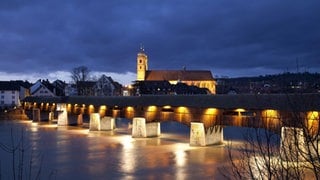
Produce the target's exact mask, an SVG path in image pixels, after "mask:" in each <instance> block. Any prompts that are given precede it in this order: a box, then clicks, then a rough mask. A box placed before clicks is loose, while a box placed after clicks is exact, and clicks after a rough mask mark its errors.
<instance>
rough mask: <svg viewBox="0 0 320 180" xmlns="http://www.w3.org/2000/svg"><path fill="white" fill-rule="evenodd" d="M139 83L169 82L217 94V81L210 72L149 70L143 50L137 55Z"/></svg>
mask: <svg viewBox="0 0 320 180" xmlns="http://www.w3.org/2000/svg"><path fill="white" fill-rule="evenodd" d="M137 81H168V82H170V84H174V85H175V84H177V83H179V82H181V83H184V84H187V85H189V86H197V87H199V88H207V89H208V90H209V91H210V93H211V94H216V81H215V79H214V78H213V76H212V74H211V71H209V70H186V69H185V68H184V69H182V70H149V69H148V56H147V55H146V53H145V51H144V49H143V48H140V52H139V53H138V55H137Z"/></svg>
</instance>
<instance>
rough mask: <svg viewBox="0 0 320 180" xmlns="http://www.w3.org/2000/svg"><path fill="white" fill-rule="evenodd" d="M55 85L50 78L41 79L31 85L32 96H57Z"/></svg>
mask: <svg viewBox="0 0 320 180" xmlns="http://www.w3.org/2000/svg"><path fill="white" fill-rule="evenodd" d="M54 91H55V89H54V87H53V85H52V84H51V83H50V82H49V81H48V80H41V79H39V80H38V81H37V82H36V83H34V84H33V85H32V86H31V87H30V93H31V96H56V94H55V92H54Z"/></svg>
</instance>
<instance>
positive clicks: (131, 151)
mask: <svg viewBox="0 0 320 180" xmlns="http://www.w3.org/2000/svg"><path fill="white" fill-rule="evenodd" d="M0 123H1V126H0V133H1V134H0V135H1V136H0V142H3V141H10V138H6V137H7V136H8V130H4V129H8V128H10V127H14V128H20V127H22V128H24V129H25V132H26V137H27V138H26V140H27V141H28V143H29V144H30V146H32V149H33V150H36V151H37V153H41V155H42V156H43V162H42V164H38V165H42V166H43V167H42V172H41V177H42V179H47V177H48V175H49V174H51V173H52V172H55V173H56V174H55V175H56V179H194V178H213V177H218V176H219V173H218V171H217V167H218V166H221V165H222V164H224V163H225V161H226V158H227V152H226V149H225V147H224V146H210V147H190V146H189V134H188V133H189V129H179V128H181V126H180V125H178V126H177V131H178V132H175V133H174V132H173V131H170V132H166V129H165V128H164V129H162V134H161V136H160V137H158V138H132V137H131V134H130V132H129V131H128V130H127V129H126V128H127V124H128V123H127V122H124V123H123V124H125V125H124V126H121V124H118V125H117V127H118V129H116V130H115V131H108V132H97V131H89V130H88V129H84V128H82V127H77V126H73V127H72V126H71V127H69V126H66V127H60V126H59V127H57V126H56V125H52V124H51V125H48V124H43V123H42V124H41V123H37V125H36V124H34V123H17V122H10V123H3V122H0ZM118 123H119V122H118ZM169 126H170V127H171V128H174V124H170V125H169ZM185 128H186V127H185ZM180 130H181V131H180ZM0 155H1V157H3V156H4V155H5V153H4V152H0Z"/></svg>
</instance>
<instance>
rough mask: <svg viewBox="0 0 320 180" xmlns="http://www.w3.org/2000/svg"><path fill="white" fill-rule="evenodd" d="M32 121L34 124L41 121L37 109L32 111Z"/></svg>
mask: <svg viewBox="0 0 320 180" xmlns="http://www.w3.org/2000/svg"><path fill="white" fill-rule="evenodd" d="M32 121H35V122H38V121H41V118H40V109H39V108H33V109H32Z"/></svg>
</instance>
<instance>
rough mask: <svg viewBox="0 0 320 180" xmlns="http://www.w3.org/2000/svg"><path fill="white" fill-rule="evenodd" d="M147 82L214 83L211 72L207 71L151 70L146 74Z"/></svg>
mask: <svg viewBox="0 0 320 180" xmlns="http://www.w3.org/2000/svg"><path fill="white" fill-rule="evenodd" d="M145 80H146V81H163V80H167V81H170V80H181V81H208V80H209V81H212V80H214V79H213V77H212V74H211V71H205V70H150V71H147V72H146V78H145Z"/></svg>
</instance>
